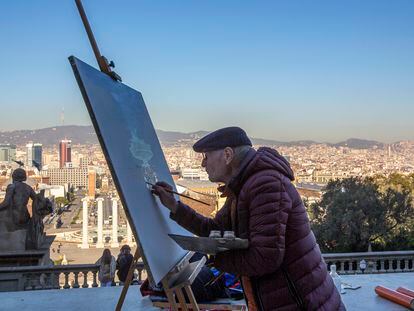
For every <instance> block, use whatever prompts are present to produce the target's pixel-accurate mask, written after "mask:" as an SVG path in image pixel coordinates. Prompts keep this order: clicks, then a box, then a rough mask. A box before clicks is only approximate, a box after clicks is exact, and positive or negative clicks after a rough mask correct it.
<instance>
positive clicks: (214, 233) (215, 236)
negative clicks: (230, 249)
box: [208, 230, 221, 239]
mask: <svg viewBox="0 0 414 311" xmlns="http://www.w3.org/2000/svg"><path fill="white" fill-rule="evenodd" d="M208 237H209V238H213V239H220V238H221V231H220V230H211V231H210V235H209V236H208Z"/></svg>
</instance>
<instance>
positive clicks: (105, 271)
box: [95, 248, 116, 287]
mask: <svg viewBox="0 0 414 311" xmlns="http://www.w3.org/2000/svg"><path fill="white" fill-rule="evenodd" d="M95 264H96V265H99V266H100V267H99V273H98V280H99V282H101V287H110V286H111V285H112V282H113V281H114V277H115V270H116V261H115V257H114V256H112V254H111V251H110V250H109V249H107V248H105V249H104V251H103V253H102V256H101V258H99V259H98V261H97V262H96V263H95Z"/></svg>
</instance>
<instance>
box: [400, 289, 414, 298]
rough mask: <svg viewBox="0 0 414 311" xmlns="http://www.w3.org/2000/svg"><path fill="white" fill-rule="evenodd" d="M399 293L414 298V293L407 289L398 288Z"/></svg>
mask: <svg viewBox="0 0 414 311" xmlns="http://www.w3.org/2000/svg"><path fill="white" fill-rule="evenodd" d="M397 292H399V293H401V294H404V295H407V296H410V297H412V298H414V291H413V290H411V289H408V288H405V287H398V288H397Z"/></svg>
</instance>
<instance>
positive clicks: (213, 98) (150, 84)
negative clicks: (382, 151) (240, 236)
mask: <svg viewBox="0 0 414 311" xmlns="http://www.w3.org/2000/svg"><path fill="white" fill-rule="evenodd" d="M22 6H23V4H20V3H14V2H12V3H7V4H5V5H4V7H3V10H2V12H1V13H0V17H1V18H0V36H1V37H2V38H3V43H4V45H3V46H4V47H3V48H2V49H1V51H0V57H1V58H2V59H3V60H7V62H6V63H5V65H4V70H6V71H7V75H2V77H0V85H1V87H0V91H1V92H0V111H1V112H2V113H1V117H0V131H10V130H13V129H23V128H32V129H35V128H45V127H49V126H50V127H52V126H56V125H58V124H59V123H60V121H59V120H60V115H61V111H62V109H63V107H64V110H65V124H79V125H90V124H91V122H90V120H89V117H88V114H87V111H86V108H85V106H84V103H83V100H82V97H81V95H80V92H79V89H78V87H77V85H76V82H75V80H74V78H73V75H72V73H71V69H70V66H69V63H68V61H67V57H68V56H69V55H71V54H73V55H76V56H78V57H80V58H81V59H83V60H85V61H87V62H88V63H90V64H91V65H93V66H95V67H96V61H95V60H94V58H93V53H92V50H91V48H90V46H89V42H88V41H87V37H86V33H85V31H84V29H83V27H82V24H81V21H80V18H79V16H78V12H77V11H76V6H75V4H74V2H73V1H66V2H54V1H40V2H36V3H31V2H29V3H25V4H24V10H23V9H22ZM84 6H85V9H86V12H87V14H88V17H89V20H90V22H91V25H92V28H93V30H94V33H95V36H96V38H97V41H98V44H99V46H100V48H101V52H102V54H103V55H105V56H106V57H108V58H109V59H113V60H114V61H115V63H116V65H117V68H116V71H117V72H118V73H119V74H120V75H121V76H122V77H123V79H124V81H125V83H126V84H128V85H130V86H132V87H133V88H135V89H137V90H139V91H141V92H142V94H143V96H144V99H145V101H146V105H147V107H148V110H149V112H150V115H151V117H152V120H153V123H154V126H155V127H156V128H159V129H163V130H170V131H179V132H184V133H188V132H194V131H198V130H207V131H211V130H214V129H216V128H219V127H224V126H229V125H239V126H241V127H243V128H245V129H246V131H247V132H248V134H249V135H250V136H252V137H260V138H265V139H272V140H278V141H294V140H308V139H309V140H315V141H318V142H339V141H343V140H345V139H347V138H350V137H356V138H362V139H370V140H377V141H380V142H384V143H390V142H395V141H400V140H413V139H414V122H412V116H413V115H414V105H412V103H413V99H414V91H413V90H412V84H413V82H414V81H413V80H414V62H413V61H412V57H411V54H412V53H411V51H413V50H414V27H413V26H414V21H413V20H412V18H411V16H412V13H413V12H414V3H412V2H410V1H400V2H399V3H398V5H396V4H393V3H391V2H388V1H364V2H363V3H361V2H358V1H348V2H347V3H346V4H343V3H340V2H332V1H316V2H308V1H304V2H301V3H300V4H298V3H273V2H269V1H260V2H255V3H240V2H235V1H229V2H225V3H222V2H218V1H209V2H208V3H186V4H179V3H170V2H157V3H153V2H148V1H142V2H139V3H135V2H132V1H125V2H123V3H122V6H113V4H112V3H111V2H109V1H103V3H101V2H100V3H95V2H92V1H84ZM105 7H111V13H108V10H107V9H106V8H105ZM29 29H30V31H29ZM27 47H29V48H30V53H28V49H27Z"/></svg>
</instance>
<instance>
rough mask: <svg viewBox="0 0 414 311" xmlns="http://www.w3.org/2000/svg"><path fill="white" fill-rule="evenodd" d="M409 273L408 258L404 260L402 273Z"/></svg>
mask: <svg viewBox="0 0 414 311" xmlns="http://www.w3.org/2000/svg"><path fill="white" fill-rule="evenodd" d="M408 271H410V269H409V267H408V258H405V259H404V272H408Z"/></svg>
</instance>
